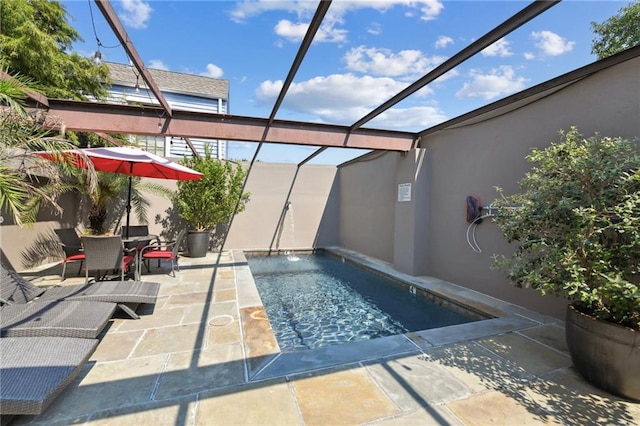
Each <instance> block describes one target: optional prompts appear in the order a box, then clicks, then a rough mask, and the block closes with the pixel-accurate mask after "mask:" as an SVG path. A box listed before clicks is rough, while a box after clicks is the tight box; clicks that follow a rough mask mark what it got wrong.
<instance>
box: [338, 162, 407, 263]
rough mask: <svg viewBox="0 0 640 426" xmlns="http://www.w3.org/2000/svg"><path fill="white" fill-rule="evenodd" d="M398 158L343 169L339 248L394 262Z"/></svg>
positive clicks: (363, 163)
mask: <svg viewBox="0 0 640 426" xmlns="http://www.w3.org/2000/svg"><path fill="white" fill-rule="evenodd" d="M398 155H399V154H397V153H382V154H380V155H379V156H372V157H369V158H368V159H367V160H366V161H361V162H357V163H353V164H350V165H348V166H346V167H342V168H340V179H339V183H340V191H339V192H340V217H339V223H340V225H339V226H340V240H339V244H340V246H342V247H344V248H347V249H349V250H355V251H357V252H359V253H363V254H366V255H368V256H372V257H375V258H377V259H381V260H384V261H387V262H393V257H394V253H393V250H394V242H393V241H394V226H393V223H394V211H395V207H396V192H395V191H396V170H397V157H398Z"/></svg>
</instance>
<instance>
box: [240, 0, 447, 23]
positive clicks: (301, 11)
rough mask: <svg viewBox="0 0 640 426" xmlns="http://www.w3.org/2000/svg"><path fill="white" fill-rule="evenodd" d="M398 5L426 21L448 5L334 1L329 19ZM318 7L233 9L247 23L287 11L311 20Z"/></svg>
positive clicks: (292, 3) (258, 4)
mask: <svg viewBox="0 0 640 426" xmlns="http://www.w3.org/2000/svg"><path fill="white" fill-rule="evenodd" d="M395 6H401V7H403V8H405V9H406V10H408V11H410V12H411V11H415V12H417V13H413V14H414V15H419V16H420V19H421V20H423V21H429V20H433V19H435V18H437V17H438V16H439V15H440V13H441V12H442V10H443V9H444V5H443V3H442V2H441V1H440V0H358V1H334V2H333V3H332V4H331V7H330V8H329V10H328V11H327V15H326V17H325V19H328V20H331V21H332V20H341V19H342V17H343V16H344V15H345V14H346V13H348V12H353V11H357V10H361V9H374V10H377V11H379V12H385V11H387V10H389V9H391V8H393V7H395ZM316 8H317V2H310V1H308V0H288V1H242V2H237V4H236V5H235V8H234V9H233V10H232V11H231V13H230V16H231V20H233V21H235V22H244V21H246V20H247V19H249V18H251V17H253V16H257V15H260V14H262V13H266V12H271V11H286V12H289V13H294V14H296V15H298V17H299V18H303V17H304V18H306V19H311V17H312V16H313V14H314V12H315V10H316Z"/></svg>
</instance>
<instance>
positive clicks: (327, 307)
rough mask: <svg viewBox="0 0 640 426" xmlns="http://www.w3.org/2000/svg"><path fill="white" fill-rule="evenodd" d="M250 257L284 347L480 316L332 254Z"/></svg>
mask: <svg viewBox="0 0 640 426" xmlns="http://www.w3.org/2000/svg"><path fill="white" fill-rule="evenodd" d="M247 261H248V263H249V267H250V269H251V272H252V274H253V277H254V280H255V282H256V287H257V289H258V292H259V293H260V298H261V299H262V303H263V305H264V308H265V310H266V312H267V316H268V317H269V321H270V323H271V327H272V329H273V332H274V334H275V336H276V339H277V340H278V344H279V346H280V349H281V350H282V351H291V350H300V349H314V348H319V347H323V346H329V345H335V344H341V343H347V342H357V341H362V340H371V339H375V338H378V337H384V336H391V335H395V334H403V333H407V332H411V331H420V330H427V329H432V328H439V327H445V326H449V325H455V324H464V323H468V322H472V321H476V320H478V318H477V317H474V316H470V315H464V314H463V313H461V312H457V311H453V310H450V309H447V308H445V307H443V306H440V304H438V303H435V302H434V301H432V300H430V299H429V298H427V297H424V295H423V294H422V293H421V292H420V291H416V289H415V288H414V287H409V286H402V285H399V284H398V283H396V282H394V281H392V280H389V279H386V278H384V277H382V276H380V275H377V274H374V273H371V272H368V271H366V270H364V269H361V268H359V267H357V266H355V265H353V264H351V263H349V262H344V261H341V260H340V259H337V258H335V257H334V256H331V255H329V254H323V253H319V254H297V255H295V256H251V257H247Z"/></svg>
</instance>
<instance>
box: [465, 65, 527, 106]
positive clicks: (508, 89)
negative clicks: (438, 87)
mask: <svg viewBox="0 0 640 426" xmlns="http://www.w3.org/2000/svg"><path fill="white" fill-rule="evenodd" d="M471 77H472V79H471V81H469V82H467V83H464V85H463V86H462V88H461V89H460V90H459V91H458V92H457V93H456V97H458V98H483V99H486V100H489V99H493V98H496V97H498V96H504V95H510V94H512V93H515V92H518V91H520V90H523V89H524V88H525V83H526V81H527V80H526V79H525V78H524V77H517V76H516V75H515V71H514V70H513V68H512V67H509V66H502V67H499V68H497V69H494V70H492V71H491V72H490V73H488V74H482V73H480V72H478V71H472V72H471Z"/></svg>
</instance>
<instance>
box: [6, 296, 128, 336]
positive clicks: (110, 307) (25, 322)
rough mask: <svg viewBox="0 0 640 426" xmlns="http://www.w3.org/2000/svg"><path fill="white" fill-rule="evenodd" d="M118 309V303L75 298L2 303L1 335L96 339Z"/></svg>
mask: <svg viewBox="0 0 640 426" xmlns="http://www.w3.org/2000/svg"><path fill="white" fill-rule="evenodd" d="M115 310H116V304H115V303H106V302H88V301H73V300H59V301H58V300H54V301H34V302H29V303H18V304H13V305H2V306H0V338H4V337H43V336H48V337H77V338H82V339H95V338H96V337H98V336H99V335H100V333H101V332H102V330H104V328H105V327H106V326H107V324H108V323H109V320H111V318H112V317H113V313H114V311H115Z"/></svg>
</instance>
